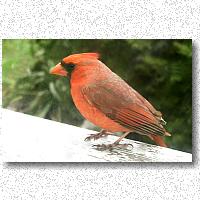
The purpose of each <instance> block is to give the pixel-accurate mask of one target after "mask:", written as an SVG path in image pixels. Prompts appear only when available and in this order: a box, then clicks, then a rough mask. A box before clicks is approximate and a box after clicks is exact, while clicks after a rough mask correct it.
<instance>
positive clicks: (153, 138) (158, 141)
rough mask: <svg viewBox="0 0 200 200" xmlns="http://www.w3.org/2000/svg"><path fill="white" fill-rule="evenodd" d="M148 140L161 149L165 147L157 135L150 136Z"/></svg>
mask: <svg viewBox="0 0 200 200" xmlns="http://www.w3.org/2000/svg"><path fill="white" fill-rule="evenodd" d="M150 138H151V139H152V140H153V141H154V142H155V143H156V144H157V145H159V146H161V147H167V145H166V144H165V142H164V140H163V138H162V137H161V136H158V135H151V136H150Z"/></svg>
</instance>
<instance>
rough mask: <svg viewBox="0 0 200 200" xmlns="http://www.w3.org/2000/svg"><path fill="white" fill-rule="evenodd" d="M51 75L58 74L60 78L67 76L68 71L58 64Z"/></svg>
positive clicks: (51, 71)
mask: <svg viewBox="0 0 200 200" xmlns="http://www.w3.org/2000/svg"><path fill="white" fill-rule="evenodd" d="M49 73H50V74H56V75H59V76H67V71H66V70H65V69H64V68H63V67H62V66H61V64H60V63H58V64H57V65H56V66H55V67H53V68H52V69H51V70H50V71H49Z"/></svg>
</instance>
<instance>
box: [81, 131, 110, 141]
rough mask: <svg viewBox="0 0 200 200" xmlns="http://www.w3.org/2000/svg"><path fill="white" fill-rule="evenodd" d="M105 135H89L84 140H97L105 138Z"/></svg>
mask: <svg viewBox="0 0 200 200" xmlns="http://www.w3.org/2000/svg"><path fill="white" fill-rule="evenodd" d="M106 136H107V134H102V133H101V132H100V133H97V134H90V135H89V136H88V137H86V138H85V141H90V140H92V139H93V140H98V139H99V138H101V137H106Z"/></svg>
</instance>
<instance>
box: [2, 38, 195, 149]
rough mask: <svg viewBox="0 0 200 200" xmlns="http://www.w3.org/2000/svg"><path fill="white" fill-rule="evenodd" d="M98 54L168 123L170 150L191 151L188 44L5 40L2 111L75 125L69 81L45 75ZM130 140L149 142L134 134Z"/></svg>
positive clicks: (77, 120) (77, 119) (80, 119)
mask: <svg viewBox="0 0 200 200" xmlns="http://www.w3.org/2000/svg"><path fill="white" fill-rule="evenodd" d="M81 52H99V53H100V54H101V60H102V61H103V62H104V63H105V64H106V65H107V66H108V67H109V68H111V70H112V71H114V72H115V73H117V74H118V75H119V76H121V77H122V78H123V79H124V80H126V81H127V82H128V83H129V84H130V85H131V86H133V87H134V88H135V89H136V90H138V91H139V92H140V93H141V94H142V95H143V96H144V97H145V98H146V99H148V100H149V101H150V102H151V103H152V104H153V105H154V106H155V107H156V108H157V109H158V110H160V111H161V112H162V113H163V117H164V119H165V120H166V121H167V122H168V124H167V126H166V129H167V130H168V131H169V132H170V133H172V137H168V138H167V143H168V144H169V146H170V147H172V148H176V149H179V150H184V151H188V152H191V148H192V41H191V40H4V41H3V106H4V107H10V108H12V109H15V110H18V111H20V112H24V113H28V114H31V115H36V116H40V117H44V118H47V119H53V120H56V121H60V122H65V123H70V124H74V125H80V124H81V123H82V122H83V120H84V119H83V117H82V116H81V115H80V114H79V112H78V111H77V109H76V108H75V106H74V104H73V102H72V99H71V96H70V87H69V80H68V79H66V78H63V77H58V76H52V75H50V74H49V69H50V68H51V67H53V66H54V65H55V64H57V63H58V62H60V60H61V59H62V58H63V57H66V56H67V55H69V54H72V53H81ZM130 138H132V139H139V140H141V141H148V142H150V141H149V140H148V139H146V138H145V137H140V136H138V135H136V134H132V135H130Z"/></svg>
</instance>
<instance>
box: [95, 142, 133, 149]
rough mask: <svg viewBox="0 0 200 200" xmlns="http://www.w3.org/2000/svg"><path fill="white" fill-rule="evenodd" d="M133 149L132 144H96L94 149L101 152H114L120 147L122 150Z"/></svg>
mask: <svg viewBox="0 0 200 200" xmlns="http://www.w3.org/2000/svg"><path fill="white" fill-rule="evenodd" d="M129 146H130V147H131V148H133V145H132V144H129V143H126V144H119V143H113V144H96V145H93V147H96V148H97V149H99V150H112V149H113V148H115V147H120V148H127V147H129Z"/></svg>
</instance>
